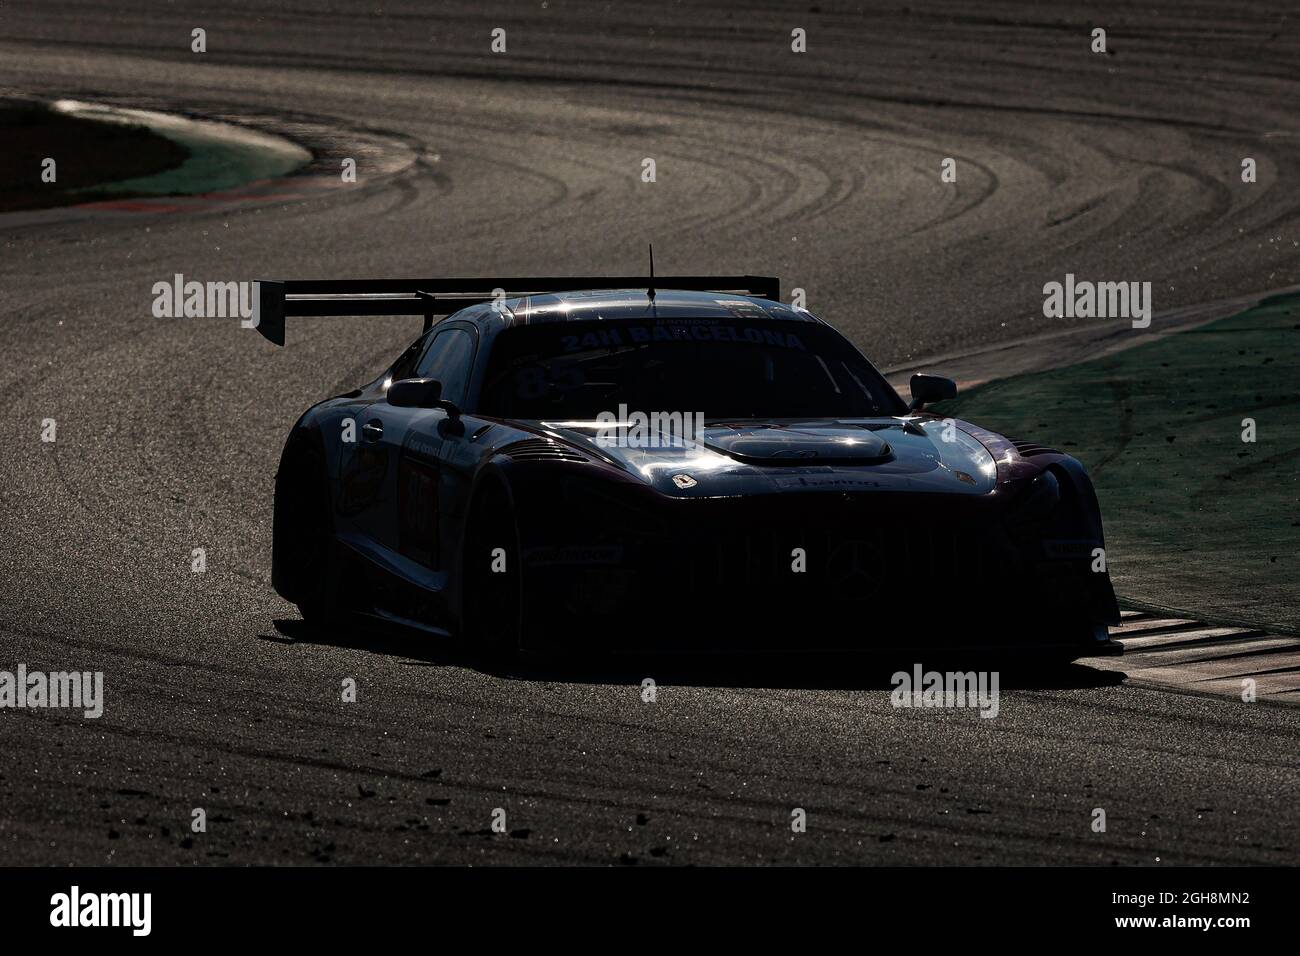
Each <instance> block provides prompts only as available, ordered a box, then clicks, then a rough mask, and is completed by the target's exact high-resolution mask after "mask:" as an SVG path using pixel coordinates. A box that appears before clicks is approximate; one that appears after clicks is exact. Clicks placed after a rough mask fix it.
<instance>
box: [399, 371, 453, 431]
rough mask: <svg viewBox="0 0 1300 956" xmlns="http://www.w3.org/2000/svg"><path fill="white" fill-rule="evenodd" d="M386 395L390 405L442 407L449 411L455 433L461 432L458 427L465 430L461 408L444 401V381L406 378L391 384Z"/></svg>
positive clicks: (448, 418) (401, 406)
mask: <svg viewBox="0 0 1300 956" xmlns="http://www.w3.org/2000/svg"><path fill="white" fill-rule="evenodd" d="M384 397H385V398H386V399H387V401H388V404H389V405H395V406H397V407H398V408H441V409H442V410H443V411H445V412H446V413H447V423H448V424H449V425H451V426H452V430H453V433H454V434H459V432H456V431H455V429H456V428H460V429H461V430H462V431H463V430H464V426H463V425H461V424H460V409H459V408H457V407H456V406H455V405H454V404H453V403H452V402H447V401H443V398H442V383H441V382H439V381H438V380H437V379H433V378H404V379H402V380H401V381H400V382H393V384H391V385H389V386H388V393H387V395H385V396H384Z"/></svg>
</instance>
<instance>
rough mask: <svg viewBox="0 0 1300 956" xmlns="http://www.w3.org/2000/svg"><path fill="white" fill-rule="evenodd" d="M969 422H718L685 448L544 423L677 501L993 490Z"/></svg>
mask: <svg viewBox="0 0 1300 956" xmlns="http://www.w3.org/2000/svg"><path fill="white" fill-rule="evenodd" d="M961 425H962V423H961V422H956V421H954V420H953V419H942V418H935V417H933V416H906V417H887V418H885V417H882V418H861V419H856V418H855V419H774V420H770V421H750V420H746V421H735V422H715V423H710V424H708V425H706V426H705V427H704V428H703V431H702V433H699V434H697V435H695V436H693V437H694V438H695V439H696V440H695V441H690V442H685V443H683V442H681V440H680V439H674V438H670V437H669V436H668V435H666V434H663V433H661V432H659V431H657V430H655V429H653V428H643V429H641V430H640V432H639V433H638V434H635V435H633V434H625V435H619V434H618V433H617V431H616V430H614V429H610V428H609V427H608V426H606V425H603V424H602V423H600V422H538V423H536V426H537V427H538V428H539V429H540V430H542V431H544V432H547V433H549V434H551V435H552V436H554V437H556V438H559V439H562V440H563V441H566V442H568V443H570V444H572V445H574V446H576V447H578V448H581V449H583V450H584V451H586V452H588V453H589V454H593V455H595V456H597V457H600V458H603V459H605V460H606V461H607V462H609V463H610V464H613V465H615V466H617V467H619V468H622V469H623V470H625V471H627V472H628V473H629V474H632V475H634V476H636V477H638V478H640V479H641V480H643V481H645V482H646V483H647V484H650V485H652V486H653V487H655V488H656V489H657V490H659V491H661V492H662V493H664V494H666V495H672V496H674V497H713V496H725V495H739V494H756V493H763V492H782V491H802V492H816V491H828V492H844V491H869V490H881V491H899V492H922V493H925V492H930V493H939V494H958V495H984V494H988V493H989V492H991V491H993V489H994V486H995V485H996V482H997V466H996V463H995V462H994V459H993V456H992V455H991V454H990V453H989V451H988V450H987V449H986V448H985V447H984V446H983V445H982V444H981V443H980V442H979V441H977V440H976V439H975V438H974V437H972V436H971V435H970V434H968V433H967V432H966V431H964V430H963V429H962V427H961Z"/></svg>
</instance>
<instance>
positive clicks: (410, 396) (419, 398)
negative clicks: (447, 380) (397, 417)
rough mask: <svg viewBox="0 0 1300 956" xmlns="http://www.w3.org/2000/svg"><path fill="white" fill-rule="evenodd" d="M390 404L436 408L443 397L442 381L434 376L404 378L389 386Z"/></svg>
mask: <svg viewBox="0 0 1300 956" xmlns="http://www.w3.org/2000/svg"><path fill="white" fill-rule="evenodd" d="M385 397H386V398H387V400H388V404H389V405H396V406H397V407H398V408H436V407H437V405H438V400H439V399H440V398H442V382H439V381H438V380H437V379H433V378H404V379H402V380H401V381H400V382H393V383H392V384H391V385H389V386H388V394H387V395H386V396H385Z"/></svg>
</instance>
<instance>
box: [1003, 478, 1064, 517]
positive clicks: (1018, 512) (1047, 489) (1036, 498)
mask: <svg viewBox="0 0 1300 956" xmlns="http://www.w3.org/2000/svg"><path fill="white" fill-rule="evenodd" d="M1060 503H1061V483H1060V482H1059V481H1057V480H1056V475H1054V474H1052V473H1051V472H1050V471H1045V472H1043V473H1042V474H1041V475H1039V476H1038V477H1037V478H1035V479H1034V480H1033V481H1031V482H1030V483H1029V487H1028V488H1026V489H1025V490H1024V493H1023V494H1021V496H1020V498H1019V500H1017V501H1016V505H1015V507H1014V508H1013V509H1012V512H1011V517H1012V519H1013V520H1015V521H1042V520H1043V519H1044V518H1046V517H1047V516H1048V515H1050V514H1051V513H1052V511H1053V510H1055V508H1056V506H1057V505H1058V504H1060Z"/></svg>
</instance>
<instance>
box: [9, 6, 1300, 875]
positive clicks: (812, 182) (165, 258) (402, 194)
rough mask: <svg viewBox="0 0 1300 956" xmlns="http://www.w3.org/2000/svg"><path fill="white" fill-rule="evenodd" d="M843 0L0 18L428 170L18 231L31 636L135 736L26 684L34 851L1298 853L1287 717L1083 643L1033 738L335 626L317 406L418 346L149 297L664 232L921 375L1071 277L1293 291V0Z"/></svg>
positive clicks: (51, 83) (119, 84)
mask: <svg viewBox="0 0 1300 956" xmlns="http://www.w3.org/2000/svg"><path fill="white" fill-rule="evenodd" d="M822 6H823V9H822V10H820V11H818V10H817V8H816V7H815V6H814V7H810V6H809V5H808V4H799V5H795V6H793V7H791V8H790V9H788V10H782V9H781V8H779V7H778V6H777V5H773V4H766V3H764V4H746V5H744V6H743V8H742V7H740V6H737V7H736V8H735V9H734V10H732V9H730V8H728V7H727V6H725V5H712V6H710V5H703V4H701V5H695V4H672V5H665V6H663V7H656V8H640V7H634V6H632V5H630V4H603V3H578V2H560V0H552V2H551V3H550V4H549V6H547V5H543V4H540V3H532V4H527V5H501V4H492V3H488V4H482V3H463V4H440V5H437V6H430V7H428V8H424V7H422V6H420V5H417V4H413V3H404V2H397V3H387V4H385V5H384V6H383V8H382V12H379V11H377V10H374V9H369V8H368V9H366V10H364V11H360V8H358V11H359V12H353V6H352V5H347V4H326V3H313V2H300V3H293V4H287V3H282V4H268V3H265V2H246V0H237V2H233V3H231V2H223V3H221V4H212V5H208V6H203V5H188V6H187V8H185V9H181V8H180V7H179V6H174V5H171V4H161V3H156V4H155V3H141V2H138V0H115V2H111V3H110V2H107V0H88V2H83V3H45V2H31V0H19V2H16V3H14V2H10V3H6V4H5V5H4V6H3V8H2V9H0V86H4V87H8V88H10V89H14V90H20V91H23V92H26V93H34V94H39V95H47V96H51V97H54V96H73V97H76V98H79V99H86V100H96V99H99V100H106V101H107V100H111V101H115V102H120V103H136V104H139V105H150V106H155V107H165V108H169V109H172V110H175V111H179V112H196V113H203V114H207V115H211V114H223V115H243V114H249V115H254V114H255V115H257V116H261V117H267V116H270V117H280V118H282V119H284V120H285V121H286V122H297V123H303V124H313V125H314V127H315V128H323V129H328V130H332V131H333V133H334V135H335V136H336V137H337V141H336V142H334V143H333V147H332V148H337V149H339V150H341V151H342V154H343V155H347V144H348V143H349V142H351V141H353V140H356V141H360V139H361V138H363V137H366V138H368V139H369V140H370V141H378V142H386V143H388V144H389V147H388V148H389V149H390V150H391V151H392V152H394V153H401V154H402V155H404V156H405V157H406V161H405V165H404V168H402V169H401V170H400V171H399V172H394V173H390V174H387V175H386V176H373V177H371V178H369V179H368V178H367V175H366V172H367V170H366V167H365V166H364V165H363V167H362V169H361V173H362V175H361V182H360V183H358V184H357V185H356V186H354V187H349V188H348V189H338V190H333V191H328V192H324V193H321V194H318V195H306V196H304V197H303V198H300V199H286V200H285V201H282V202H272V203H261V204H248V205H243V204H227V205H220V204H218V205H215V206H214V207H213V208H211V209H209V210H208V211H206V212H184V213H178V214H174V215H152V216H138V215H137V216H132V215H126V216H110V215H102V216H97V217H94V218H91V219H88V220H84V221H78V222H67V223H54V224H50V225H43V226H27V227H23V228H21V229H19V228H5V227H4V224H3V223H0V243H2V245H0V248H2V249H3V252H2V253H0V289H2V290H3V296H2V298H0V323H2V326H3V343H4V344H3V354H4V361H3V363H0V394H2V395H3V409H4V411H3V419H4V422H5V443H4V445H5V447H4V451H3V453H2V457H0V542H3V545H2V547H0V647H2V648H3V653H2V655H0V656H2V657H3V661H0V666H3V667H6V668H8V667H13V666H14V665H16V664H17V663H18V662H23V663H26V664H27V666H28V668H29V669H38V668H45V669H48V670H61V669H68V668H73V667H75V668H78V669H84V670H103V671H104V672H105V681H106V695H107V704H106V712H105V715H104V716H103V717H102V718H101V719H99V720H85V719H82V718H81V717H80V716H79V715H73V714H69V713H66V712H55V711H31V710H6V711H3V712H0V755H2V756H0V863H19V864H63V863H70V862H75V863H102V862H109V863H145V862H161V863H177V864H188V863H247V862H264V863H281V862H283V863H304V862H312V861H322V862H324V861H331V862H347V863H361V862H380V863H414V862H454V863H469V862H474V863H480V862H498V863H545V862H574V863H596V864H604V863H609V864H616V863H620V862H623V863H633V862H636V863H643V864H653V863H663V862H668V863H678V864H682V863H721V862H742V863H764V862H780V863H814V862H816V863H886V864H903V863H946V864H953V863H956V864H965V863H1070V862H1077V863H1095V864H1109V863H1113V862H1118V863H1136V864H1152V865H1158V864H1161V863H1294V862H1295V860H1296V853H1297V848H1298V847H1300V811H1298V810H1297V807H1298V806H1300V801H1298V800H1297V796H1300V794H1298V793H1297V774H1296V769H1297V746H1296V744H1297V714H1298V713H1300V712H1297V710H1296V709H1294V707H1290V706H1285V705H1279V704H1265V703H1257V704H1253V705H1247V704H1243V703H1239V702H1234V701H1231V700H1223V699H1215V698H1208V697H1203V696H1196V695H1187V694H1175V693H1168V692H1164V691H1160V690H1154V689H1150V688H1144V687H1138V686H1131V685H1125V684H1123V683H1121V682H1120V681H1121V677H1120V675H1118V674H1114V673H1110V672H1102V671H1098V670H1094V669H1092V668H1089V667H1086V666H1076V667H1075V668H1073V669H1071V670H1069V671H1066V672H1061V673H1056V674H1047V675H1033V674H1029V675H1021V676H1019V677H1017V676H1016V675H1010V674H1008V675H1004V681H1003V687H1002V700H1001V711H1000V714H999V716H998V717H997V719H994V720H984V719H981V718H980V717H979V716H978V714H977V713H975V712H972V711H965V710H899V709H895V708H893V707H892V706H891V705H890V702H889V697H888V686H887V682H886V681H884V680H882V679H881V678H880V676H879V675H874V674H869V673H867V671H866V670H865V669H858V668H855V667H854V666H852V665H846V664H844V663H843V662H837V663H834V664H828V663H810V664H806V665H792V664H789V663H782V664H780V665H763V664H762V663H755V662H728V663H724V664H706V665H692V664H684V663H681V662H670V661H649V662H633V663H631V664H626V665H619V664H593V665H589V666H588V665H582V666H580V665H576V664H567V663H564V662H559V663H551V664H546V665H544V666H533V667H531V668H527V669H525V670H523V671H522V672H521V673H519V674H514V675H507V676H501V675H493V674H488V673H483V672H481V671H479V670H476V669H474V668H472V667H469V666H466V665H465V664H464V662H463V661H461V660H460V659H458V658H456V657H455V656H454V655H451V654H449V653H448V652H446V651H444V650H443V649H441V648H440V647H438V646H437V645H436V644H434V643H432V642H431V641H430V640H428V639H425V638H422V637H419V636H416V635H411V634H405V633H396V632H394V633H387V632H385V633H366V632H360V631H357V632H354V633H349V634H348V635H347V636H345V637H343V638H333V639H329V640H325V639H323V638H321V637H320V636H319V635H316V634H313V633H312V632H310V631H307V630H306V629H305V628H304V627H302V626H301V624H300V623H299V622H298V621H297V614H296V611H295V609H294V608H292V607H291V606H289V605H287V604H285V603H284V602H282V601H281V600H280V599H279V598H278V597H277V596H276V595H275V594H274V593H273V592H272V590H271V587H270V581H269V576H270V575H269V548H270V524H271V492H272V476H273V474H274V470H275V466H276V460H277V455H278V452H279V449H280V446H281V442H282V440H283V437H284V435H285V433H286V430H287V429H288V427H289V426H290V424H291V423H292V422H293V420H294V419H295V417H296V416H297V415H298V414H299V412H300V411H301V410H302V409H304V408H305V407H306V406H308V405H309V404H311V403H312V402H314V401H316V400H318V399H319V398H320V397H323V396H325V395H327V394H333V393H336V392H338V391H341V390H344V389H346V388H349V387H351V386H353V385H355V384H357V383H359V382H360V381H363V380H365V379H367V378H369V377H370V376H371V375H372V374H374V373H375V372H376V371H377V370H378V369H380V368H381V367H382V366H383V365H384V364H386V362H387V361H388V360H389V359H390V358H391V357H392V356H393V355H395V354H396V352H397V350H398V349H399V348H400V347H401V346H402V345H404V344H405V343H406V342H407V341H409V339H410V338H411V337H412V336H413V335H414V333H415V331H416V329H415V326H414V325H413V324H412V322H411V321H408V320H402V319H393V320H369V321H367V320H325V321H323V322H321V323H316V324H313V325H311V326H306V325H295V326H291V328H290V331H289V342H288V347H287V348H285V349H284V350H282V351H280V350H275V349H273V348H272V347H271V346H270V345H269V344H268V343H266V342H264V341H263V340H262V339H261V338H260V337H259V336H257V335H256V334H255V333H253V332H250V331H247V330H243V329H240V328H238V327H237V325H235V324H233V323H231V322H229V321H225V322H221V321H205V320H191V321H166V320H157V319H154V318H153V317H152V316H151V314H150V304H151V301H152V296H151V293H150V289H151V286H152V285H153V283H154V282H157V281H159V280H160V279H167V278H170V277H171V276H172V275H173V273H176V272H180V273H183V274H185V275H186V276H187V277H192V278H199V279H214V280H226V279H242V278H256V277H261V276H266V277H318V276H319V277H325V276H335V275H338V276H365V275H408V274H447V275H459V274H467V275H475V274H487V273H497V274H529V273H537V274H546V273H555V274H566V273H568V274H583V273H588V274H589V273H600V272H612V273H620V272H621V273H626V272H630V271H635V270H638V269H640V268H641V267H642V265H643V262H644V252H643V250H644V247H645V243H646V242H647V241H653V242H654V243H655V248H656V259H657V264H658V268H659V270H660V272H661V273H664V272H672V271H719V272H756V273H775V274H778V275H780V276H781V277H782V279H783V282H784V287H785V288H786V289H789V288H791V287H794V286H798V287H803V288H806V289H807V290H808V305H809V306H810V307H811V308H813V309H814V310H815V311H819V312H821V313H822V314H824V315H825V316H826V317H827V318H828V319H830V320H831V321H832V322H834V323H836V324H837V325H839V326H840V327H841V328H843V329H845V330H846V331H847V332H848V333H849V334H851V335H852V336H853V337H854V338H855V340H857V341H858V342H859V343H860V344H861V345H862V346H863V347H864V348H865V350H866V351H867V353H868V354H869V355H870V356H872V357H873V359H875V360H876V361H877V363H878V364H879V365H881V366H889V365H897V364H901V363H905V362H908V361H914V360H919V359H922V358H924V357H925V356H926V355H930V354H935V353H942V352H956V351H960V350H962V349H965V348H972V349H973V348H978V347H981V346H985V345H988V344H990V343H994V342H997V341H999V340H1000V339H1004V338H1005V339H1011V338H1016V337H1021V336H1025V335H1031V334H1034V333H1035V332H1039V331H1052V330H1055V329H1057V328H1059V327H1062V325H1064V324H1065V320H1046V319H1044V318H1042V314H1041V302H1042V299H1041V291H1040V290H1041V288H1042V285H1043V283H1044V282H1046V281H1049V280H1051V279H1057V280H1060V279H1063V277H1064V274H1065V273H1066V272H1073V273H1075V274H1076V275H1078V276H1080V277H1093V278H1097V279H1126V280H1138V281H1141V280H1151V281H1152V282H1153V284H1154V287H1155V290H1156V292H1155V294H1156V301H1155V304H1156V308H1157V310H1162V309H1172V308H1176V307H1181V306H1189V305H1194V304H1196V303H1198V302H1204V301H1210V300H1216V299H1221V298H1224V297H1226V296H1230V295H1246V294H1250V293H1255V292H1259V291H1262V290H1267V289H1270V288H1276V287H1281V286H1286V285H1294V284H1296V283H1297V282H1298V281H1300V270H1298V268H1297V262H1298V261H1300V259H1298V257H1297V255H1296V244H1297V239H1300V230H1298V229H1297V224H1298V223H1300V191H1298V190H1297V189H1296V169H1297V161H1300V127H1298V126H1297V123H1296V116H1297V111H1298V110H1300V83H1298V82H1297V80H1298V79H1300V76H1298V73H1297V71H1298V70H1300V67H1298V66H1297V64H1300V33H1298V32H1297V31H1298V30H1300V26H1298V25H1297V23H1296V18H1295V16H1294V14H1292V15H1290V16H1288V11H1287V9H1286V8H1285V6H1283V5H1268V4H1252V5H1250V6H1249V7H1248V8H1247V7H1244V6H1243V5H1240V4H1232V3H1220V4H1212V3H1194V4H1188V3H1171V2H1161V3H1152V2H1143V3H1141V4H1113V5H1109V6H1104V7H1103V6H1101V5H1096V6H1094V7H1091V8H1085V7H1084V6H1080V5H1073V4H1032V5H1024V6H1023V7H1022V6H1013V5H1010V4H997V5H987V6H984V7H981V8H980V9H979V10H978V11H977V10H976V9H975V8H972V7H967V6H965V5H961V4H955V3H954V4H944V3H935V2H926V0H916V2H912V3H910V4H908V5H907V6H903V5H900V4H889V5H887V6H882V7H880V8H876V7H874V6H867V7H866V8H865V9H863V10H862V11H860V12H844V13H840V12H835V11H834V10H832V9H831V7H832V5H831V4H823V5H822ZM273 8H274V9H273ZM275 10H278V11H280V12H275ZM1094 24H1097V25H1102V26H1106V27H1108V28H1109V30H1110V47H1111V50H1112V55H1107V56H1099V55H1095V54H1092V53H1090V52H1089V51H1088V34H1089V31H1090V29H1091V27H1092V26H1093V25H1094ZM196 26H197V27H203V28H204V29H206V30H207V34H208V50H209V52H208V53H206V54H203V55H195V54H192V53H190V52H189V42H190V31H191V30H192V29H193V28H194V27H196ZM497 26H501V27H505V28H506V29H507V37H508V52H507V54H505V55H497V56H494V55H492V54H490V53H489V50H488V46H489V42H490V38H489V32H490V30H491V29H492V28H493V27H497ZM795 27H804V28H806V29H807V30H808V36H809V41H808V49H809V52H808V53H807V54H805V55H802V56H797V55H793V54H791V53H790V52H789V36H790V31H791V30H792V29H793V28H795ZM313 145H314V147H316V148H323V147H321V145H320V144H313ZM949 156H951V157H954V158H955V159H956V160H957V164H958V165H957V169H958V181H957V183H956V184H955V185H954V184H943V183H941V182H940V179H939V164H940V161H941V160H942V159H943V158H944V157H949ZM1244 156H1251V157H1254V158H1255V159H1256V160H1257V163H1258V170H1259V181H1258V182H1257V183H1255V184H1250V185H1247V184H1243V183H1242V182H1241V180H1240V175H1239V173H1240V168H1241V159H1242V157H1244ZM644 157H653V158H655V159H656V161H657V164H658V170H657V173H658V181H657V182H656V183H653V184H647V183H642V182H641V179H640V172H641V160H642V159H643V158H644ZM1049 321H1050V322H1059V324H1049ZM50 417H53V418H55V419H56V420H57V422H58V440H57V442H55V443H54V444H45V443H42V442H41V441H40V440H39V434H40V422H41V420H42V419H44V418H50ZM1035 437H1045V436H1035ZM196 547H202V548H205V549H206V552H207V562H208V570H207V571H206V573H203V574H194V573H192V572H191V570H190V554H191V551H192V549H194V548H196ZM1209 559H1210V558H1209V556H1208V555H1207V556H1196V555H1193V556H1189V560H1209ZM668 598H669V599H670V598H671V596H668ZM659 613H665V614H666V616H667V617H668V618H669V619H670V612H668V611H666V610H665V611H660V612H659ZM277 622H278V623H277ZM808 623H809V627H810V628H845V627H850V628H853V627H860V626H861V622H856V621H836V620H830V619H824V618H823V617H822V616H821V615H819V614H818V612H817V610H816V609H810V611H809V622H808ZM348 677H351V678H355V680H356V681H357V682H358V686H359V701H358V702H357V703H356V704H351V705H345V704H342V703H340V701H339V694H340V685H341V681H342V680H343V679H344V678H348ZM643 677H652V678H654V679H655V680H657V681H658V682H659V693H658V701H657V702H656V703H654V704H645V703H643V702H642V700H641V696H640V682H641V679H642V678H643ZM196 807H202V808H204V809H205V810H206V812H207V815H208V831H207V833H205V834H192V833H191V832H190V829H189V822H190V819H191V811H192V809H193V808H196ZM497 807H500V808H504V809H505V810H506V813H507V827H508V830H509V831H510V832H509V833H508V834H500V835H494V834H493V833H492V832H491V831H490V830H489V824H490V819H491V813H492V810H493V808H497ZM796 807H801V808H804V809H805V810H806V811H807V813H808V830H807V832H806V833H802V834H794V833H792V832H791V829H790V826H789V821H790V814H791V811H792V809H793V808H796ZM1097 807H1101V808H1103V809H1105V810H1106V813H1107V820H1108V827H1107V831H1106V832H1105V833H1094V832H1092V830H1091V827H1090V824H1091V822H1092V812H1093V810H1094V808H1097Z"/></svg>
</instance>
